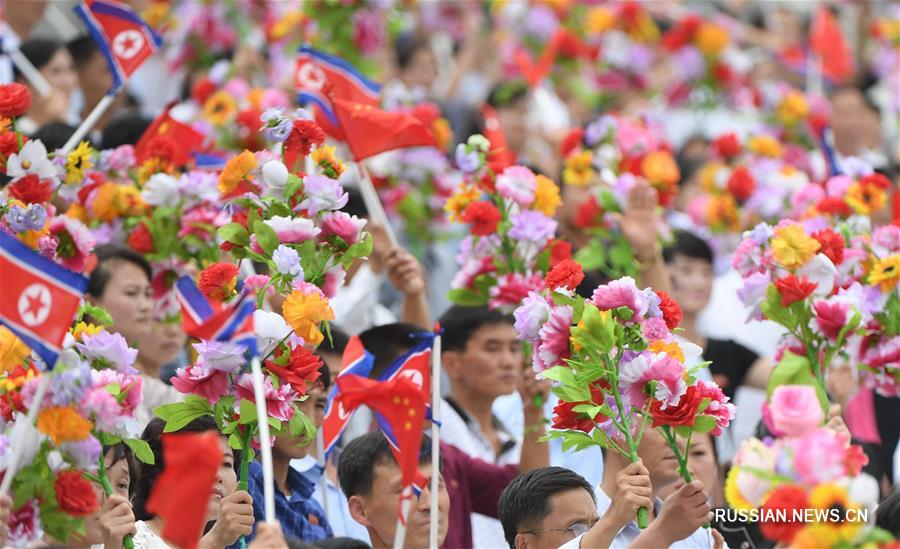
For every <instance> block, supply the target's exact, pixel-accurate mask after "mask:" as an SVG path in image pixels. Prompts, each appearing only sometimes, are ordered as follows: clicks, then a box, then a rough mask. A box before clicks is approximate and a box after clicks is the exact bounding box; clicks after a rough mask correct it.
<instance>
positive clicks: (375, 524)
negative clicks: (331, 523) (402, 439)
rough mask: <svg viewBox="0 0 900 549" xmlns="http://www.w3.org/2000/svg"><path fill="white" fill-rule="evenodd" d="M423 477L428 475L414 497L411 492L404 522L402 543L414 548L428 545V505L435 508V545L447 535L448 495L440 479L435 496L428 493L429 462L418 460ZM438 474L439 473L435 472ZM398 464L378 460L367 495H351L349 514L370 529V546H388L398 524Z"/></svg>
mask: <svg viewBox="0 0 900 549" xmlns="http://www.w3.org/2000/svg"><path fill="white" fill-rule="evenodd" d="M419 469H420V470H421V471H422V474H424V475H425V478H427V479H429V480H428V483H427V484H426V485H425V486H426V488H425V489H424V490H423V491H422V495H421V496H420V497H419V498H418V499H416V498H415V496H413V500H412V505H411V506H410V511H409V517H408V519H407V522H406V525H407V529H406V543H405V547H408V548H410V549H415V548H419V547H428V534H429V528H430V520H431V518H430V513H431V506H432V505H434V504H435V500H436V503H437V506H438V508H437V511H438V545H440V544H441V543H443V541H444V538H445V537H446V536H447V524H448V518H447V517H448V513H449V511H450V496H449V494H448V493H447V488H446V487H445V486H444V479H443V478H441V479H440V483H439V484H440V494H438V496H437V497H436V498H432V495H431V464H430V463H425V464H419ZM438 474H440V473H438ZM400 479H401V475H400V468H399V467H397V464H396V463H395V462H394V461H393V460H386V461H385V462H382V463H378V464H376V465H375V467H374V469H373V479H372V490H371V492H370V493H369V494H368V495H365V496H360V495H355V496H352V497H351V498H350V514H351V515H352V516H353V518H354V520H356V521H357V522H359V523H360V524H362V525H363V526H365V527H366V528H367V529H368V530H369V535H370V537H371V538H372V546H373V547H375V548H378V547H390V546H392V545H393V543H394V530H395V528H396V526H397V509H398V508H399V502H400V492H401V490H400Z"/></svg>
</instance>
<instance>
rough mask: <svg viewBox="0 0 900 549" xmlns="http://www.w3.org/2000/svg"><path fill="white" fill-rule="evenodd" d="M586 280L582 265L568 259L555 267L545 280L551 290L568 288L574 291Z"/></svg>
mask: <svg viewBox="0 0 900 549" xmlns="http://www.w3.org/2000/svg"><path fill="white" fill-rule="evenodd" d="M582 280H584V271H583V270H582V268H581V264H580V263H578V262H577V261H573V260H571V259H566V260H564V261H561V262H560V263H557V264H556V266H555V267H553V268H552V269H550V272H549V273H547V278H545V279H544V281H545V283H546V284H547V287H548V288H550V289H551V290H555V289H557V288H568V289H570V290H574V289H575V288H577V287H578V285H579V284H581V281H582Z"/></svg>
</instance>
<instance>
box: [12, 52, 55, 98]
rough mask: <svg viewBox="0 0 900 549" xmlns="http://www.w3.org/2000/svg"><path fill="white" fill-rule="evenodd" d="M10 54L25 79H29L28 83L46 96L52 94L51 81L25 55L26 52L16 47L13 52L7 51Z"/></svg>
mask: <svg viewBox="0 0 900 549" xmlns="http://www.w3.org/2000/svg"><path fill="white" fill-rule="evenodd" d="M7 53H8V54H9V58H10V60H11V61H12V62H13V64H14V65H15V66H16V68H17V69H19V72H21V73H22V74H23V75H24V76H25V79H26V80H28V83H29V84H31V85H32V86H34V89H36V90H37V92H38V93H39V94H41V95H43V96H44V97H46V96H48V95H50V91H51V90H52V89H53V88H52V87H51V86H50V82H47V79H46V78H44V75H43V74H41V71H39V70H37V67H35V66H34V65H33V64H32V63H31V61H29V60H28V58H27V57H25V54H24V53H22V52H21V51H20V50H19V49H15V50H13V51H11V52H7Z"/></svg>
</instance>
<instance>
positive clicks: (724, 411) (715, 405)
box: [697, 379, 736, 436]
mask: <svg viewBox="0 0 900 549" xmlns="http://www.w3.org/2000/svg"><path fill="white" fill-rule="evenodd" d="M697 387H698V388H699V389H700V396H701V397H702V398H708V399H709V406H707V408H706V410H704V411H703V415H706V416H713V417H715V418H716V427H715V429H713V430H712V431H710V434H711V435H713V436H718V435H721V434H722V429H725V428H726V427H728V424H729V423H731V420H732V419H734V414H735V410H736V408H735V406H734V404H732V403H730V402H729V400H731V399H730V398H728V397H727V396H725V393H723V392H722V388H721V387H719V386H718V385H717V384H715V383H712V382H709V381H703V380H702V379H701V380H698V381H697Z"/></svg>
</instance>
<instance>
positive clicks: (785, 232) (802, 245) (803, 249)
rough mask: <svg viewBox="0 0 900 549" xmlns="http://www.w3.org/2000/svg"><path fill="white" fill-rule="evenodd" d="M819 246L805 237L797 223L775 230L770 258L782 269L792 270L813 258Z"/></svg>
mask: <svg viewBox="0 0 900 549" xmlns="http://www.w3.org/2000/svg"><path fill="white" fill-rule="evenodd" d="M820 247H821V245H820V244H819V243H818V242H817V241H816V240H815V239H813V238H811V237H809V236H807V234H806V232H805V231H804V230H803V227H802V226H801V225H799V224H797V223H791V224H788V225H786V226H782V227H778V228H776V229H775V237H774V238H773V239H772V256H773V257H774V258H775V260H776V261H778V262H779V263H780V264H781V265H782V266H784V268H786V269H789V270H794V269H796V268H798V267H801V266H802V265H804V264H806V263H807V262H808V261H809V260H810V259H812V258H813V256H814V255H815V253H816V251H818V249H819V248H820Z"/></svg>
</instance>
